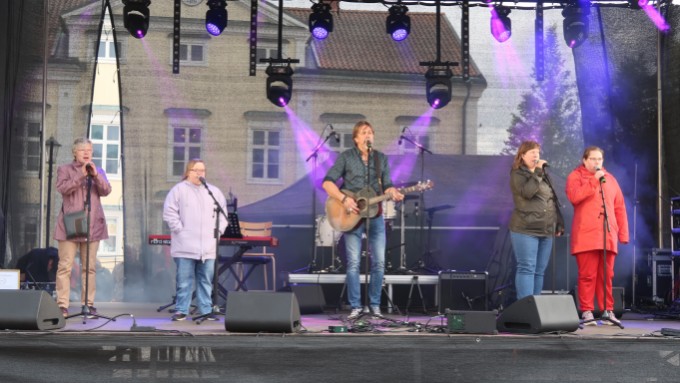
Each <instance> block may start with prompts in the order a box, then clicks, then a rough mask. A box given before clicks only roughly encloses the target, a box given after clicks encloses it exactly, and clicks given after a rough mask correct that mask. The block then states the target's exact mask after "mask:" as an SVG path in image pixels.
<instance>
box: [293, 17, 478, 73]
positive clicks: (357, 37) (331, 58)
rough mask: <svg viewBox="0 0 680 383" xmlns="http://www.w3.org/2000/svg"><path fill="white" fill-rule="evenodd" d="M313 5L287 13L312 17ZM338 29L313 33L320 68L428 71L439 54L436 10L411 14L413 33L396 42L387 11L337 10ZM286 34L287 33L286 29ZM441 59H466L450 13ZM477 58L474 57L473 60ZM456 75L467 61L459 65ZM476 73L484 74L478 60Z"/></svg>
mask: <svg viewBox="0 0 680 383" xmlns="http://www.w3.org/2000/svg"><path fill="white" fill-rule="evenodd" d="M310 12H311V11H310V9H308V8H286V13H288V14H289V15H291V16H293V17H295V18H297V19H299V20H300V21H302V22H305V23H306V22H307V20H308V18H309V14H310ZM331 13H332V15H333V32H331V33H330V35H329V36H328V38H327V39H325V40H316V39H313V38H311V36H310V40H311V41H310V46H311V49H312V52H313V57H314V60H315V61H316V65H317V67H318V68H319V69H328V70H347V71H366V72H378V73H402V74H424V73H425V71H426V70H427V68H426V67H422V66H420V65H419V63H420V62H421V61H434V60H435V59H436V51H437V50H436V28H435V26H436V21H437V18H436V14H435V13H410V12H409V13H408V15H409V16H410V17H411V33H410V35H409V36H408V38H407V39H406V40H404V41H401V42H396V41H392V39H391V38H390V36H389V35H388V34H387V33H386V31H385V21H386V18H387V15H388V13H387V11H385V12H377V11H363V10H344V9H340V10H339V11H337V10H333V11H332V12H331ZM284 33H285V32H284ZM440 61H453V62H461V43H460V38H459V37H458V35H457V34H456V32H455V31H454V30H453V28H452V27H451V25H450V24H449V22H448V20H447V18H446V17H444V16H442V18H441V57H440ZM471 61H472V60H471ZM452 70H453V73H454V75H455V76H461V75H462V68H461V66H457V67H453V68H452ZM470 76H471V77H479V76H481V74H480V72H479V70H478V69H477V68H476V66H475V65H474V63H472V64H471V66H470Z"/></svg>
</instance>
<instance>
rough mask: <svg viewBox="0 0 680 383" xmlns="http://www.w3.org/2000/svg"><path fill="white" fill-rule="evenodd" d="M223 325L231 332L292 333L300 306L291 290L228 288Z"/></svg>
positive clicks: (296, 324)
mask: <svg viewBox="0 0 680 383" xmlns="http://www.w3.org/2000/svg"><path fill="white" fill-rule="evenodd" d="M224 328H225V329H226V330H227V331H231V332H293V331H297V330H299V329H300V306H299V305H298V301H297V299H296V298H295V294H293V293H292V292H271V291H230V292H229V294H228V295H227V312H226V318H225V319H224Z"/></svg>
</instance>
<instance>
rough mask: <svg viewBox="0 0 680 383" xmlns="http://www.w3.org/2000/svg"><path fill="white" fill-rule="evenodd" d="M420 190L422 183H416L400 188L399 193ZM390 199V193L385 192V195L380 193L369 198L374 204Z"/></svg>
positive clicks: (371, 203)
mask: <svg viewBox="0 0 680 383" xmlns="http://www.w3.org/2000/svg"><path fill="white" fill-rule="evenodd" d="M418 190H420V185H414V186H411V187H408V188H403V189H399V193H401V194H409V193H413V192H414V191H418ZM388 199H390V196H389V195H388V194H383V195H379V196H376V197H373V198H370V199H369V200H368V204H369V205H374V204H376V203H380V202H382V201H385V200H388Z"/></svg>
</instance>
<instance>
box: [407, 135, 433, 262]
mask: <svg viewBox="0 0 680 383" xmlns="http://www.w3.org/2000/svg"><path fill="white" fill-rule="evenodd" d="M399 139H400V140H405V141H408V142H410V143H411V144H413V146H415V147H416V148H418V155H419V156H420V181H423V179H424V178H425V153H430V154H433V153H432V151H430V150H429V149H427V148H426V147H424V146H423V145H421V144H419V143H417V142H415V141H414V140H413V139H412V138H411V137H408V136H405V135H403V134H402V135H401V136H400V137H399ZM424 210H425V191H424V190H421V191H420V193H419V195H418V208H417V209H416V214H418V226H419V229H418V241H419V246H420V250H421V251H422V253H421V256H420V259H419V260H418V261H417V262H416V263H415V265H416V267H412V268H411V271H413V270H414V269H415V270H417V269H423V270H425V271H427V272H430V273H434V272H436V271H438V270H434V269H431V268H429V267H428V266H427V264H426V262H425V261H424V259H426V258H429V257H430V256H431V255H432V251H431V249H430V248H429V246H430V244H429V239H428V249H427V250H426V251H423V246H424V240H425V235H424V231H425V220H424V218H425V217H424V214H423V211H424ZM431 219H432V217H430V220H431ZM429 227H430V231H431V228H432V222H431V221H429Z"/></svg>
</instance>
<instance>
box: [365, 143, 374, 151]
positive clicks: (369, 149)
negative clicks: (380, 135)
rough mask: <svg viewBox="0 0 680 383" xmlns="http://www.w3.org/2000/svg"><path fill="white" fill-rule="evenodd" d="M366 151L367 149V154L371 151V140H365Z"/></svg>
mask: <svg viewBox="0 0 680 383" xmlns="http://www.w3.org/2000/svg"><path fill="white" fill-rule="evenodd" d="M366 149H368V151H369V152H370V151H371V150H373V143H372V142H371V140H366Z"/></svg>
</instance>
